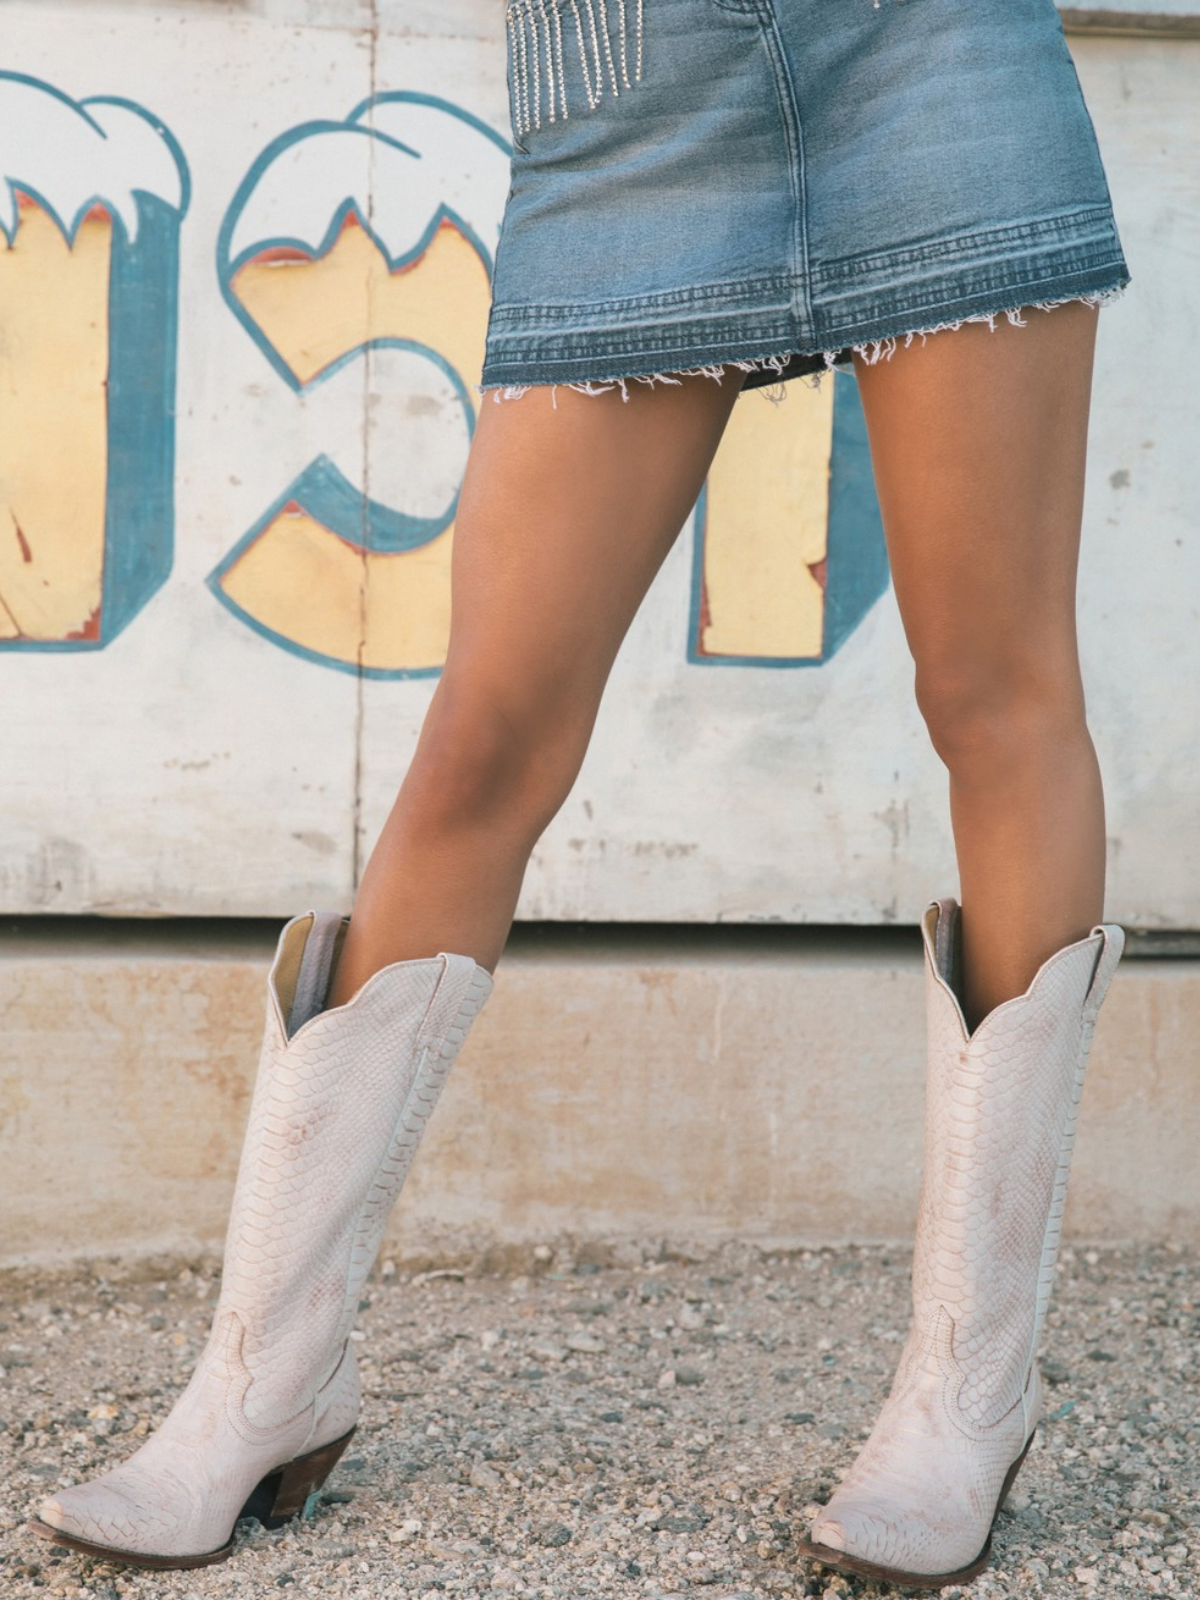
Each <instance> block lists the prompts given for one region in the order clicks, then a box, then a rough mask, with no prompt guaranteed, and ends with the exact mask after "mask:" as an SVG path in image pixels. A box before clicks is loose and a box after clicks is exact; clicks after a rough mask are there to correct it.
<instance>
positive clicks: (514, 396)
mask: <svg viewBox="0 0 1200 1600" xmlns="http://www.w3.org/2000/svg"><path fill="white" fill-rule="evenodd" d="M1127 288H1128V281H1126V282H1124V283H1120V284H1116V285H1114V286H1113V287H1111V288H1108V289H1100V290H1097V291H1096V292H1095V293H1092V294H1071V295H1064V296H1063V297H1062V298H1061V299H1058V300H1035V301H1026V302H1023V303H1022V304H1021V305H1018V306H1002V307H1000V308H999V309H997V310H995V311H979V312H974V313H972V314H971V315H970V316H965V317H959V318H957V319H956V320H955V321H953V322H938V323H934V324H932V325H931V326H929V327H926V328H914V329H912V331H911V332H908V333H897V334H891V335H888V336H887V337H885V338H882V339H870V340H867V341H866V342H865V343H863V344H854V345H846V346H843V347H841V348H839V349H836V350H815V351H808V350H803V351H797V352H796V355H798V356H805V357H813V358H816V357H818V356H819V357H820V358H821V360H822V361H823V363H824V365H823V366H821V367H818V368H817V369H816V370H815V371H805V372H789V371H788V367H789V364H790V362H791V360H792V357H791V356H790V355H786V354H785V355H780V354H774V355H764V356H748V357H745V358H739V359H735V360H728V361H716V362H712V363H710V364H705V365H701V366H696V367H683V368H679V369H678V370H672V371H667V372H646V373H633V374H625V375H624V376H616V377H605V378H588V379H577V380H574V381H554V382H550V383H546V384H532V383H505V384H476V385H475V389H476V391H477V392H478V393H479V394H480V395H481V396H486V395H489V394H490V395H491V396H492V398H493V400H496V401H501V400H519V399H520V398H521V396H522V395H525V394H528V393H529V391H530V389H534V388H547V389H549V390H550V391H551V401H552V403H553V404H554V405H555V407H557V405H558V390H559V389H573V390H574V391H575V393H576V394H585V395H602V394H611V393H612V392H613V391H614V390H619V391H620V395H621V398H622V400H628V399H629V386H630V384H634V383H641V384H646V385H648V386H649V387H651V388H653V387H654V385H655V384H660V383H661V384H668V385H673V386H678V385H680V384H682V382H683V380H684V379H685V378H711V379H712V380H713V381H715V382H716V383H720V382H721V381H722V380H723V378H724V377H725V374H726V373H727V372H746V373H751V372H753V373H772V374H773V375H774V377H775V378H776V379H777V380H778V381H777V382H776V383H773V384H772V383H767V384H765V385H760V387H762V392H763V394H764V395H765V396H766V398H767V399H768V400H770V401H772V402H773V403H774V404H778V403H779V402H780V401H781V400H782V399H783V398H784V395H785V393H786V387H785V380H787V379H788V378H791V377H798V378H803V379H805V380H807V381H808V383H809V386H810V387H811V388H818V387H819V386H820V383H821V379H822V378H823V377H824V376H825V374H826V373H827V372H829V371H832V370H833V369H834V368H835V367H836V366H838V365H845V364H847V363H848V362H849V361H850V360H851V358H852V357H853V356H858V357H859V358H860V359H861V360H862V361H863V363H864V364H865V365H866V366H869V367H873V366H875V365H876V363H877V362H880V361H890V360H891V359H892V357H893V356H894V355H895V353H896V351H897V350H899V349H905V350H907V349H908V347H909V346H910V345H911V344H913V342H914V341H915V340H917V339H919V340H920V341H921V343H922V344H924V343H925V341H926V339H928V338H930V337H931V336H932V335H934V334H937V333H953V332H956V331H957V330H958V329H959V328H962V327H964V326H965V325H966V324H967V323H969V322H982V323H985V324H986V325H987V327H988V329H989V330H990V331H991V332H992V333H994V332H995V331H996V327H997V325H998V323H999V322H1000V320H1001V318H1003V319H1004V320H1005V321H1007V322H1008V323H1010V324H1011V325H1012V326H1013V327H1014V328H1024V327H1028V323H1027V321H1026V319H1025V317H1024V316H1023V315H1022V313H1023V312H1025V311H1053V310H1055V309H1056V308H1057V307H1058V306H1065V305H1085V306H1091V307H1093V309H1095V310H1099V308H1100V307H1101V306H1106V305H1111V304H1112V302H1113V301H1114V300H1119V299H1120V298H1121V296H1122V295H1123V294H1124V293H1125V290H1126V289H1127Z"/></svg>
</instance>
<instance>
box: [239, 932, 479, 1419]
mask: <svg viewBox="0 0 1200 1600" xmlns="http://www.w3.org/2000/svg"><path fill="white" fill-rule="evenodd" d="M343 927H344V924H343V921H342V919H341V918H338V917H334V916H332V915H310V916H307V917H301V918H296V919H295V920H294V921H293V922H291V923H289V924H288V926H287V927H286V928H285V929H284V931H283V934H282V935H281V937H280V941H279V948H278V951H277V954H276V959H275V962H274V964H273V966H272V969H271V975H270V978H269V981H268V1003H267V1018H266V1029H265V1033H264V1039H263V1047H262V1054H261V1058H260V1063H259V1070H258V1078H257V1080H256V1083H255V1087H254V1094H253V1098H252V1101H251V1107H250V1115H249V1119H248V1124H247V1129H246V1137H245V1142H244V1145H243V1150H242V1159H241V1163H240V1166H239V1169H238V1179H237V1185H236V1188H235V1191H234V1199H233V1206H232V1209H231V1213H230V1222H229V1233H228V1238H227V1243H226V1249H225V1261H224V1269H223V1275H222V1284H221V1297H220V1302H219V1305H218V1314H217V1319H216V1324H215V1330H216V1328H218V1327H219V1328H220V1329H221V1337H222V1339H223V1341H224V1343H225V1348H226V1349H227V1350H228V1351H229V1359H232V1360H236V1361H240V1362H241V1363H243V1364H244V1367H245V1370H246V1373H247V1374H248V1376H249V1377H250V1379H251V1380H253V1381H251V1382H250V1384H249V1386H248V1387H247V1390H246V1410H247V1416H248V1418H249V1419H250V1420H252V1421H254V1422H255V1423H256V1424H258V1423H260V1422H261V1421H262V1420H263V1419H264V1418H276V1417H278V1416H282V1415H286V1414H294V1413H293V1408H298V1407H300V1406H301V1405H303V1404H306V1403H307V1402H308V1400H309V1399H310V1398H311V1385H312V1383H313V1382H315V1383H316V1384H317V1385H318V1386H319V1385H320V1384H321V1383H322V1382H324V1381H325V1380H326V1379H327V1378H328V1377H329V1375H330V1374H331V1373H332V1372H333V1370H334V1368H335V1367H336V1365H337V1363H338V1361H339V1360H340V1358H341V1352H342V1348H343V1346H344V1343H345V1340H346V1338H347V1337H348V1335H349V1332H350V1327H351V1324H352V1322H353V1319H354V1316H355V1313H356V1311H357V1308H358V1301H359V1296H360V1294H361V1291H362V1287H363V1284H364V1282H365V1280H366V1276H367V1273H368V1272H369V1271H370V1268H371V1265H372V1263H373V1261H374V1259H375V1255H376V1253H377V1251H378V1248H379V1244H380V1241H381V1239H382V1235H383V1230H384V1227H385V1225H386V1222H387V1217H388V1214H389V1213H390V1211H391V1207H392V1204H393V1202H394V1201H395V1199H396V1196H397V1194H398V1193H399V1190H400V1188H401V1186H402V1184H403V1182H404V1178H405V1176H406V1175H407V1172H408V1169H409V1166H410V1165H411V1162H412V1159H413V1156H414V1155H415V1152H416V1147H417V1144H418V1142H419V1139H420V1136H421V1133H422V1132H423V1130H424V1127H425V1124H426V1122H427V1120H428V1118H429V1116H430V1114H431V1112H432V1110H433V1107H434V1105H435V1104H436V1101H437V1098H438V1096H439V1094H440V1092H441V1089H442V1086H443V1084H444V1083H445V1080H446V1077H447V1074H448V1072H449V1069H450V1065H451V1063H452V1062H453V1060H454V1057H455V1056H456V1055H457V1052H458V1049H459V1047H460V1046H461V1044H462V1042H463V1039H464V1038H465V1035H466V1032H467V1029H468V1027H469V1026H470V1023H471V1021H472V1020H473V1018H474V1017H475V1015H476V1014H477V1013H478V1011H479V1009H480V1007H481V1006H482V1005H483V1002H484V1000H485V999H486V998H487V995H488V993H489V992H490V989H491V979H490V977H489V975H488V974H487V972H486V971H485V970H484V969H483V968H481V967H478V966H477V965H476V963H475V962H474V961H472V960H471V959H470V958H469V957H467V956H458V955H446V954H442V955H438V956H436V957H432V958H430V959H428V960H418V961H406V962H399V963H397V964H395V965H394V966H391V967H387V968H385V969H383V970H382V971H381V972H378V973H376V974H375V975H374V977H372V978H371V979H370V980H369V981H368V982H367V983H366V984H365V985H364V986H363V988H362V989H361V990H359V992H358V993H357V994H356V995H355V996H354V998H353V999H352V1000H351V1001H350V1002H348V1003H347V1004H346V1005H344V1006H340V1007H337V1008H335V1009H334V1010H331V1011H324V1010H322V1009H321V1008H322V1006H323V1003H324V998H325V993H326V992H327V988H328V982H329V977H330V973H331V972H332V969H333V963H334V960H335V957H336V953H337V948H338V945H339V944H340V938H341V934H342V931H343ZM231 1316H232V1317H233V1318H234V1319H235V1320H236V1324H237V1327H236V1328H233V1329H232V1331H231V1327H230V1321H229V1319H230V1317H231ZM215 1330H214V1331H215ZM287 1374H294V1375H296V1376H297V1383H299V1384H300V1385H301V1389H300V1390H298V1391H297V1392H296V1393H292V1392H291V1391H290V1389H289V1387H288V1385H287V1383H286V1382H284V1380H283V1378H282V1377H281V1375H287Z"/></svg>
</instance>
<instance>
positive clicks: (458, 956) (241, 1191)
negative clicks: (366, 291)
mask: <svg viewBox="0 0 1200 1600" xmlns="http://www.w3.org/2000/svg"><path fill="white" fill-rule="evenodd" d="M739 387H740V380H739V379H736V378H735V379H733V380H731V381H729V382H728V383H726V384H725V385H723V386H721V387H718V386H717V385H716V384H715V383H712V382H710V381H708V380H706V379H698V380H694V381H691V382H685V383H684V384H682V385H681V386H679V387H667V388H662V389H655V390H653V391H651V390H650V389H645V388H641V387H638V386H635V387H634V389H633V391H632V393H631V397H630V400H629V401H628V403H625V402H623V401H622V400H621V398H620V396H619V395H616V394H609V395H606V396H591V397H584V396H581V395H577V394H574V393H571V392H569V391H564V392H563V393H561V394H560V395H559V397H558V409H557V410H554V409H553V408H552V405H551V401H550V396H549V395H548V394H547V393H546V392H545V391H541V390H531V391H530V392H529V393H528V394H527V395H526V396H525V397H524V399H523V400H521V401H520V402H518V403H514V404H512V405H493V404H490V403H489V404H487V405H485V406H484V407H483V412H482V417H481V420H480V426H479V429H478V432H477V435H476V440H475V445H474V448H473V450H472V454H471V462H470V469H469V472H468V478H467V484H466V488H465V490H464V494H463V498H462V513H461V517H460V520H459V526H458V534H457V538H456V543H455V550H454V573H453V583H454V606H453V611H454V616H453V628H452V642H451V649H450V660H449V663H448V665H447V669H446V672H445V674H444V675H443V678H442V680H441V682H440V684H439V686H438V689H437V692H436V694H435V696H434V701H433V708H432V710H431V713H430V715H429V717H428V718H427V720H426V723H425V726H424V728H423V730H422V734H421V739H420V744H419V748H418V751H417V755H416V758H415V760H414V761H413V763H412V766H411V768H410V770H409V773H408V776H407V778H406V780H405V784H404V788H403V791H402V793H401V796H400V799H399V800H398V802H397V804H396V807H395V810H394V811H393V814H392V817H391V820H390V821H389V823H388V826H387V829H386V830H385V833H384V837H383V839H382V841H381V843H380V846H379V848H378V849H377V851H376V853H375V856H374V857H373V859H372V862H371V867H370V870H369V872H368V873H367V875H366V881H365V882H364V886H363V892H362V895H361V897H360V900H359V904H358V906H357V907H356V909H355V915H354V917H353V918H352V920H351V925H350V929H349V932H348V933H347V935H346V939H347V942H346V945H345V954H344V956H343V958H342V960H341V962H340V967H341V973H340V981H341V984H342V989H341V992H340V993H338V994H335V995H334V996H333V998H334V999H335V1000H336V1001H338V1003H339V1005H340V1003H341V1002H342V1001H346V1000H351V1001H352V1003H351V1004H347V1005H344V1006H342V1007H341V1009H338V1008H337V1007H336V1006H328V1005H324V1006H323V1004H322V1002H323V1001H324V1000H325V998H326V995H327V991H328V988H329V969H330V965H331V963H332V962H333V961H334V959H335V951H336V948H337V940H338V938H339V937H340V934H341V930H342V919H341V918H340V917H338V916H336V915H334V914H332V913H323V914H321V915H320V916H307V917H299V918H296V919H294V921H293V922H292V923H289V924H288V927H287V928H286V929H285V930H284V933H283V936H282V938H281V942H280V947H279V951H278V953H277V956H276V960H275V963H274V965H273V967H272V970H271V974H270V976H269V978H268V992H269V995H270V999H271V1003H270V1004H268V1006H267V1018H266V1033H265V1035H264V1041H263V1052H262V1057H261V1060H260V1066H259V1073H258V1079H257V1081H256V1084H255V1090H254V1096H253V1100H252V1104H251V1109H250V1117H249V1123H248V1127H247V1133H246V1140H245V1144H244V1147H243V1152H242V1160H241V1165H240V1167H239V1173H238V1182H237V1186H236V1190H235V1195H234V1205H233V1212H232V1215H231V1218H230V1226H229V1234H228V1238H227V1240H226V1248H225V1261H224V1267H223V1270H222V1276H221V1295H220V1299H219V1300H218V1303H217V1306H216V1309H215V1312H214V1318H213V1325H212V1332H211V1335H210V1338H209V1340H208V1342H207V1343H206V1345H205V1348H204V1351H203V1352H202V1354H201V1357H200V1360H199V1362H198V1363H197V1366H196V1369H195V1371H194V1372H193V1374H192V1378H191V1381H190V1382H189V1384H188V1386H187V1389H186V1390H185V1391H184V1393H183V1395H181V1397H180V1398H179V1400H178V1401H177V1402H176V1404H175V1406H174V1407H173V1408H172V1410H171V1413H170V1415H169V1416H168V1417H167V1418H166V1419H165V1420H164V1422H163V1424H162V1425H161V1426H160V1427H159V1428H158V1429H157V1430H156V1431H155V1433H154V1434H152V1435H151V1437H150V1438H149V1439H148V1440H147V1441H146V1442H145V1443H144V1444H143V1445H142V1446H141V1448H140V1449H139V1450H138V1451H137V1452H135V1454H134V1455H133V1456H132V1457H131V1458H130V1459H129V1460H127V1461H125V1462H123V1463H122V1464H120V1465H119V1466H117V1467H115V1468H114V1469H113V1470H112V1471H110V1472H107V1473H104V1474H102V1475H101V1476H100V1477H98V1478H95V1479H93V1480H91V1481H90V1482H87V1483H84V1484H81V1485H78V1486H76V1487H74V1488H71V1489H67V1490H64V1491H62V1492H61V1493H59V1494H58V1495H56V1496H54V1497H53V1498H52V1499H50V1500H48V1501H47V1502H46V1503H45V1504H44V1505H43V1506H42V1508H41V1512H40V1516H39V1518H38V1519H36V1520H35V1523H34V1527H35V1529H36V1531H37V1532H38V1533H39V1534H40V1536H41V1537H43V1538H46V1539H49V1540H50V1541H52V1542H54V1543H56V1544H64V1545H66V1546H68V1547H69V1548H75V1549H80V1550H84V1551H86V1552H88V1553H90V1554H93V1555H101V1556H104V1557H105V1558H106V1559H108V1560H113V1561H119V1562H124V1563H126V1564H128V1565H132V1566H149V1567H155V1566H162V1565H167V1566H178V1567H192V1566H202V1565H207V1564H208V1563H210V1562H211V1561H214V1560H224V1559H225V1557H226V1556H227V1555H229V1553H230V1551H231V1550H232V1548H233V1530H234V1526H235V1523H236V1521H237V1519H238V1517H239V1515H240V1514H242V1512H243V1511H244V1510H245V1511H246V1512H247V1514H250V1515H254V1516H258V1517H260V1518H264V1519H265V1520H266V1521H267V1523H268V1526H276V1525H278V1523H279V1522H281V1521H284V1520H286V1519H287V1518H288V1517H290V1516H291V1515H293V1514H295V1512H297V1511H298V1510H299V1509H300V1507H301V1506H302V1505H303V1504H304V1503H305V1501H306V1499H307V1498H308V1497H309V1496H310V1495H311V1494H313V1493H315V1491H316V1490H317V1489H318V1488H319V1487H320V1485H321V1483H323V1481H324V1478H325V1475H326V1474H327V1473H328V1472H329V1471H330V1469H331V1467H332V1465H333V1463H334V1462H335V1461H336V1460H337V1458H338V1456H339V1455H340V1453H341V1451H342V1450H343V1449H344V1448H345V1447H346V1444H347V1443H348V1441H349V1437H350V1434H351V1432H352V1431H353V1429H354V1427H355V1425H356V1422H357V1419H358V1410H359V1379H358V1369H357V1363H356V1361H355V1356H354V1349H355V1347H354V1345H353V1344H352V1343H351V1342H349V1340H348V1334H349V1332H350V1328H351V1326H352V1324H353V1320H354V1316H355V1314H356V1312H357V1309H358V1303H359V1299H358V1297H359V1293H360V1292H361V1288H362V1284H363V1282H364V1281H365V1278H366V1274H367V1271H368V1269H369V1267H370V1264H371V1261H372V1260H373V1258H374V1255H375V1252H376V1250H377V1249H378V1246H379V1242H380V1240H381V1238H382V1235H383V1230H384V1226H385V1224H386V1221H387V1216H388V1212H389V1211H390V1209H391V1205H392V1202H393V1201H394V1199H395V1197H396V1195H397V1194H398V1193H399V1190H400V1188H401V1185H402V1184H403V1182H404V1178H405V1175H406V1173H407V1172H408V1170H409V1166H410V1164H411V1162H412V1160H413V1157H414V1155H415V1152H416V1149H417V1145H418V1143H419V1141H420V1138H421V1135H422V1133H423V1130H424V1128H425V1125H426V1122H427V1120H428V1117H429V1115H430V1114H431V1112H432V1110H433V1107H434V1105H435V1104H436V1101H437V1098H438V1095H439V1093H440V1090H441V1086H442V1084H443V1083H444V1082H445V1080H446V1076H447V1074H448V1072H449V1070H450V1067H451V1063H452V1062H453V1060H454V1057H455V1054H456V1053H457V1051H458V1049H459V1048H460V1046H461V1044H462V1042H463V1039H464V1038H465V1036H466V1032H467V1030H468V1028H469V1027H470V1026H471V1024H472V1022H473V1019H474V1018H475V1016H477V1015H478V1012H479V1010H480V1008H481V1006H482V1005H483V1003H484V1001H485V1000H486V998H487V994H488V992H489V991H490V988H491V979H490V976H489V975H488V973H487V972H485V971H483V970H481V966H480V965H477V964H476V963H477V961H478V962H479V963H481V964H482V963H487V965H488V966H489V967H490V966H494V964H495V962H496V959H497V958H498V956H499V954H500V950H501V948H502V946H503V944H504V939H505V936H506V934H507V932H508V927H509V923H510V921H511V918H512V913H513V906H514V904H515V902H516V898H517V893H518V890H519V888H520V883H521V875H522V873H523V871H524V868H525V862H526V859H527V857H528V854H529V850H530V849H531V847H532V845H533V843H534V841H535V840H536V838H537V836H538V834H539V833H540V832H541V830H542V828H543V827H544V826H545V823H546V822H547V821H548V820H549V818H550V817H551V816H552V815H553V813H554V811H555V810H556V809H557V807H558V805H559V804H560V802H561V800H562V798H563V796H564V795H565V794H566V792H567V790H568V789H569V788H570V786H571V783H572V781H573V780H574V776H575V772H576V770H577V768H578V765H579V762H580V760H581V758H582V756H583V752H584V749H585V747H586V744H587V741H588V735H589V733H590V731H591V727H592V723H593V721H594V719H595V715H596V709H597V706H598V703H599V700H600V695H601V692H602V690H603V687H604V682H605V679H606V677H607V675H608V670H609V667H610V665H611V663H612V659H613V656H614V655H615V653H616V650H617V647H618V645H619V644H620V641H621V638H622V636H623V634H624V632H625V630H626V628H627V626H628V624H629V621H630V619H631V618H632V616H633V614H634V612H635V610H636V609H637V606H638V603H639V601H640V600H641V598H642V595H643V594H644V592H645V590H646V587H647V585H648V584H649V582H650V580H651V578H652V577H653V575H654V573H655V571H656V570H657V569H658V566H659V564H660V562H661V561H662V558H663V556H664V555H665V554H666V552H667V550H668V548H669V547H670V545H671V543H672V541H673V539H674V538H675V535H676V534H677V532H678V530H679V528H680V525H681V524H682V522H683V520H684V517H685V516H686V515H687V512H688V509H689V507H690V506H691V504H692V501H693V500H694V499H695V497H696V494H697V492H698V491H699V488H700V485H701V482H702V481H703V478H704V475H705V473H706V472H707V470H708V464H709V461H710V458H711V456H712V453H713V451H714V449H715V448H716V444H717V441H718V439H719V438H720V436H721V430H722V428H723V426H724V424H725V420H726V418H727V416H728V414H729V409H730V407H731V406H732V404H733V401H734V399H735V398H736V395H737V392H738V389H739ZM442 952H445V953H444V954H443V953H442ZM421 958H427V959H421ZM395 961H404V962H405V965H404V966H403V967H402V968H400V969H398V970H395V971H393V972H391V973H390V974H382V975H381V977H380V979H379V981H378V982H376V983H373V984H368V985H367V986H366V987H365V988H363V987H362V986H363V984H364V981H365V979H366V978H367V977H369V976H370V975H372V974H373V973H375V972H376V971H377V970H378V969H379V968H381V967H383V966H386V965H389V964H390V963H392V962H395Z"/></svg>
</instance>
